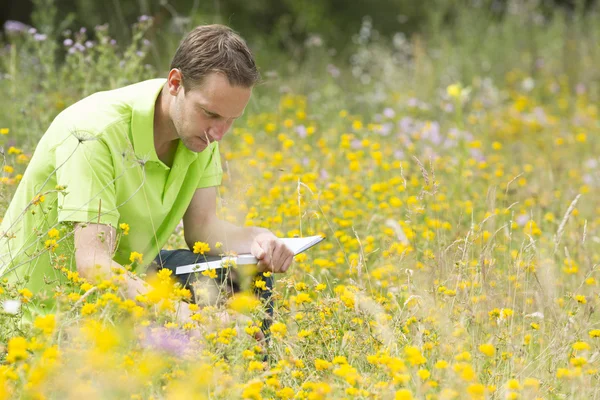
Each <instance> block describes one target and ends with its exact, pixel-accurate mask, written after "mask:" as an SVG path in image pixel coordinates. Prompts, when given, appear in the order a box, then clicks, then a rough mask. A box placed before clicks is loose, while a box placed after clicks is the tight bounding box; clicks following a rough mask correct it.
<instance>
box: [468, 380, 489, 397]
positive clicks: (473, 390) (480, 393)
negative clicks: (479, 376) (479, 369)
mask: <svg viewBox="0 0 600 400" xmlns="http://www.w3.org/2000/svg"><path fill="white" fill-rule="evenodd" d="M467 392H468V393H469V395H470V396H471V398H472V399H483V398H484V395H485V386H483V385H482V384H481V383H473V384H471V385H469V386H468V387H467Z"/></svg>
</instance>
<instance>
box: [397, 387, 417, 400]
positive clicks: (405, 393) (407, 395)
mask: <svg viewBox="0 0 600 400" xmlns="http://www.w3.org/2000/svg"><path fill="white" fill-rule="evenodd" d="M394 399H395V400H412V399H413V395H412V393H411V391H410V390H408V389H400V390H397V391H396V395H395V397H394Z"/></svg>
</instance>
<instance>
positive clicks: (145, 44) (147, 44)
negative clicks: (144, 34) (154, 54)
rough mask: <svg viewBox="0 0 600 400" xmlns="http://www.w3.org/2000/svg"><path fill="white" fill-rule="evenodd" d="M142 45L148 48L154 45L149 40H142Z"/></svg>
mask: <svg viewBox="0 0 600 400" xmlns="http://www.w3.org/2000/svg"><path fill="white" fill-rule="evenodd" d="M142 44H143V45H144V46H146V47H148V46H150V45H151V44H152V43H151V42H150V41H149V40H148V39H144V40H142Z"/></svg>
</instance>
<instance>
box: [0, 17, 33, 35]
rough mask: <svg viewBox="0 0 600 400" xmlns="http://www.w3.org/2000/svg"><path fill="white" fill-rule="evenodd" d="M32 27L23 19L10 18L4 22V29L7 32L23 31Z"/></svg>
mask: <svg viewBox="0 0 600 400" xmlns="http://www.w3.org/2000/svg"><path fill="white" fill-rule="evenodd" d="M29 28H30V26H29V25H26V24H24V23H22V22H21V21H13V20H8V21H6V22H5V23H4V30H5V31H6V33H23V32H26V31H27V30H28V29H29Z"/></svg>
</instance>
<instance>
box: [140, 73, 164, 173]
mask: <svg viewBox="0 0 600 400" xmlns="http://www.w3.org/2000/svg"><path fill="white" fill-rule="evenodd" d="M166 81H167V80H166V79H151V80H148V81H144V82H140V83H139V84H138V85H136V86H138V88H136V89H135V90H136V94H135V97H134V100H133V105H132V108H133V110H132V115H131V135H132V138H133V150H134V152H135V155H136V157H137V158H139V159H142V160H145V161H155V162H158V163H161V161H160V160H159V159H158V155H157V154H156V148H155V147H154V105H155V103H156V98H157V97H158V95H159V93H160V92H161V90H162V88H163V86H164V84H165V82H166Z"/></svg>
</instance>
